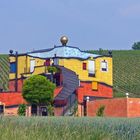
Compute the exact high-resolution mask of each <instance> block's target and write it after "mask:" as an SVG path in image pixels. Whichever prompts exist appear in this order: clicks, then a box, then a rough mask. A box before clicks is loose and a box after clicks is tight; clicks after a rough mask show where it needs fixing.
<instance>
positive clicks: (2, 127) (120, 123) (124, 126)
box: [0, 117, 140, 140]
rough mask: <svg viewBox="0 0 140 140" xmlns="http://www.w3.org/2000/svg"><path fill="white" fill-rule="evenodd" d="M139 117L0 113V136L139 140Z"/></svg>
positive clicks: (45, 139)
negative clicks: (36, 115)
mask: <svg viewBox="0 0 140 140" xmlns="http://www.w3.org/2000/svg"><path fill="white" fill-rule="evenodd" d="M139 139H140V119H121V118H119V119H117V118H89V117H82V118H78V117H28V118H26V117H1V118H0V140H139Z"/></svg>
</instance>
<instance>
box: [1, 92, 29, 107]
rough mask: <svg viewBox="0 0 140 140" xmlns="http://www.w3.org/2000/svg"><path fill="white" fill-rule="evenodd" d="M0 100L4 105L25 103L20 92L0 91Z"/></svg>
mask: <svg viewBox="0 0 140 140" xmlns="http://www.w3.org/2000/svg"><path fill="white" fill-rule="evenodd" d="M0 102H2V103H4V104H5V106H14V105H20V104H27V102H26V101H25V100H24V99H23V97H22V94H21V93H18V92H16V93H13V92H12V93H10V92H9V93H0Z"/></svg>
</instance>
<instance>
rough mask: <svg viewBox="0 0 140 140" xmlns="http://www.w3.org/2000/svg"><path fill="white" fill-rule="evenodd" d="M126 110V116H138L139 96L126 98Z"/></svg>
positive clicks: (139, 114) (139, 111) (139, 108)
mask: <svg viewBox="0 0 140 140" xmlns="http://www.w3.org/2000/svg"><path fill="white" fill-rule="evenodd" d="M127 110H128V113H127V117H140V98H128V99H127Z"/></svg>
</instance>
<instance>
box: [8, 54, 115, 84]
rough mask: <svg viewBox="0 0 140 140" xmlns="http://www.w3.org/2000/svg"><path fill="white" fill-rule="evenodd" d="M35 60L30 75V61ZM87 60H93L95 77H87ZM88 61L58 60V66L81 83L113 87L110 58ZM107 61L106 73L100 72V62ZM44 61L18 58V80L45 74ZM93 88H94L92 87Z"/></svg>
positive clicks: (11, 75) (12, 77) (11, 59)
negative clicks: (75, 75)
mask: <svg viewBox="0 0 140 140" xmlns="http://www.w3.org/2000/svg"><path fill="white" fill-rule="evenodd" d="M31 59H35V66H41V67H35V70H34V72H33V73H30V60H31ZM88 60H95V71H96V72H95V77H89V76H88ZM88 60H83V61H82V60H78V59H59V65H61V66H64V67H66V68H68V69H70V70H72V71H74V72H76V74H77V75H79V79H80V80H81V81H96V82H103V83H106V84H108V85H111V86H112V85H113V83H112V78H113V77H112V58H111V57H99V58H96V59H94V58H90V59H88ZM104 60H105V61H107V63H108V71H101V62H102V61H104ZM14 61H15V58H14V57H10V62H14ZM44 62H45V60H44V59H39V58H33V57H30V56H26V55H24V56H18V78H21V74H24V73H28V74H24V75H28V76H30V74H33V75H37V74H41V73H45V71H46V67H45V66H44ZM83 62H84V63H86V64H87V70H83ZM14 78H15V74H13V73H11V74H10V79H14ZM94 87H95V86H94Z"/></svg>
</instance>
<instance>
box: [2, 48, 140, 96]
mask: <svg viewBox="0 0 140 140" xmlns="http://www.w3.org/2000/svg"><path fill="white" fill-rule="evenodd" d="M92 52H94V53H98V52H97V51H96V52H95V51H92ZM103 53H106V52H103ZM7 62H8V56H6V55H0V83H3V85H4V88H5V90H7V89H8V72H9V65H8V63H7ZM113 77H114V79H113V80H114V93H115V94H114V95H115V96H117V97H118V96H125V93H126V92H129V93H130V95H131V96H133V97H140V51H132V50H129V51H126V50H125V51H122V50H121V51H113Z"/></svg>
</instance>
